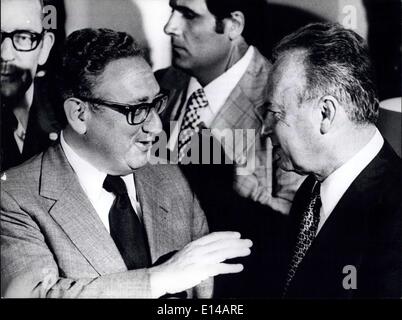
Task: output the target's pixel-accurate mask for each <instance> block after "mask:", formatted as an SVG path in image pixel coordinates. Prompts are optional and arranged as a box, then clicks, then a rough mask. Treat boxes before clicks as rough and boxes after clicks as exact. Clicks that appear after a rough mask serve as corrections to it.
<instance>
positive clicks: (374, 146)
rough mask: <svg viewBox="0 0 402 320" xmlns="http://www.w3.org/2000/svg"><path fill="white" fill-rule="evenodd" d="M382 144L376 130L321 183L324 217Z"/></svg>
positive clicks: (381, 138) (329, 212) (382, 141)
mask: <svg viewBox="0 0 402 320" xmlns="http://www.w3.org/2000/svg"><path fill="white" fill-rule="evenodd" d="M383 144H384V139H383V137H382V136H381V134H380V132H379V131H378V129H377V128H376V129H375V134H374V136H373V137H372V138H371V140H370V141H369V142H368V143H367V144H366V145H365V146H364V147H363V148H362V149H361V150H360V151H359V152H358V153H356V154H355V155H354V156H353V157H352V158H351V159H350V160H348V161H347V162H346V163H344V164H343V165H342V166H341V167H339V168H338V169H336V170H335V171H334V172H333V173H331V174H330V175H329V176H328V177H327V178H326V179H325V180H324V181H323V182H322V183H321V202H322V209H323V214H324V215H325V217H328V216H329V215H330V214H331V212H332V211H333V210H334V208H335V206H336V205H337V203H338V202H339V200H340V199H341V198H342V196H343V194H344V193H345V192H346V190H347V189H348V188H349V186H350V185H351V184H352V182H353V181H354V180H355V179H356V177H357V176H358V175H359V174H360V173H361V172H362V171H363V170H364V168H365V167H366V166H367V165H368V164H369V163H370V162H371V161H372V160H373V159H374V157H375V156H376V155H377V154H378V152H379V151H380V150H381V148H382V146H383Z"/></svg>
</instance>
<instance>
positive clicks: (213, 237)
mask: <svg viewBox="0 0 402 320" xmlns="http://www.w3.org/2000/svg"><path fill="white" fill-rule="evenodd" d="M240 237H241V235H240V233H239V232H236V231H219V232H213V233H210V234H207V235H206V236H203V237H201V238H199V239H197V240H195V241H193V242H192V243H193V244H196V245H205V244H208V243H211V242H214V241H220V240H225V239H240Z"/></svg>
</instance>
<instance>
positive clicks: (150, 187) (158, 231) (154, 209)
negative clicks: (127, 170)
mask: <svg viewBox="0 0 402 320" xmlns="http://www.w3.org/2000/svg"><path fill="white" fill-rule="evenodd" d="M160 179H163V177H159V178H158V177H157V175H156V174H155V173H154V170H153V169H152V167H150V166H147V167H143V168H140V169H138V170H137V171H135V173H134V180H135V186H136V189H137V194H138V198H139V201H140V204H141V209H142V214H143V222H144V226H145V230H146V233H147V237H148V243H149V248H150V251H151V258H152V262H153V263H154V262H155V261H156V260H157V259H158V258H159V257H160V256H161V255H163V254H166V253H167V252H166V250H167V249H166V248H169V247H170V248H171V247H174V246H173V245H174V243H175V239H176V238H177V235H175V234H171V233H170V232H169V231H168V230H169V229H170V228H169V227H168V226H169V224H171V223H175V222H174V221H172V218H171V216H170V208H171V205H170V201H169V198H167V196H166V195H165V194H162V193H161V192H160V191H159V190H158V189H156V188H155V186H157V185H158V183H159V182H160Z"/></svg>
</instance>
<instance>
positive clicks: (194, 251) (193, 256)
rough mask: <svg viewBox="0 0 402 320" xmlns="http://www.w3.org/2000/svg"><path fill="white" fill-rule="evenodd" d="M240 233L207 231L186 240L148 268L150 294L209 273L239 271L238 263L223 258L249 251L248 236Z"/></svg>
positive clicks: (179, 286) (173, 290) (181, 285)
mask: <svg viewBox="0 0 402 320" xmlns="http://www.w3.org/2000/svg"><path fill="white" fill-rule="evenodd" d="M240 237H241V236H240V233H238V232H232V231H224V232H214V233H211V234H208V235H206V236H204V237H202V238H199V239H197V240H195V241H193V242H190V243H189V244H187V245H186V246H185V247H184V248H183V249H181V250H180V251H178V252H177V253H176V254H174V255H173V256H172V257H171V258H170V259H169V260H167V261H166V262H164V263H163V264H161V265H159V266H157V267H153V268H151V269H150V273H151V288H152V292H153V294H154V296H156V297H160V296H162V295H164V294H166V293H170V294H172V293H177V292H180V291H183V290H187V289H189V288H192V287H194V286H196V285H198V284H199V283H200V282H202V281H204V280H206V279H208V278H210V277H214V276H217V275H219V274H227V273H237V272H240V271H242V270H243V265H242V264H228V263H224V261H225V260H227V259H232V258H237V257H244V256H248V255H249V254H250V253H251V251H250V247H251V246H252V245H253V244H252V242H251V240H249V239H240Z"/></svg>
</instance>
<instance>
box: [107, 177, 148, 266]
mask: <svg viewBox="0 0 402 320" xmlns="http://www.w3.org/2000/svg"><path fill="white" fill-rule="evenodd" d="M103 188H105V190H106V191H108V192H113V193H114V195H115V196H116V199H115V200H114V202H113V205H112V207H111V208H110V211H109V226H110V235H111V236H112V238H113V240H114V242H115V244H116V246H117V248H118V249H119V251H120V254H121V256H122V257H123V260H124V262H125V264H126V266H127V269H128V270H133V269H140V268H145V267H149V266H150V265H151V258H150V255H149V247H148V241H147V237H146V234H145V229H144V227H143V225H142V223H141V222H140V220H139V218H138V216H137V214H136V213H135V211H134V209H133V207H132V206H131V202H130V198H129V196H128V193H127V188H126V185H125V184H124V181H123V179H122V178H120V177H117V176H109V175H108V176H107V177H106V179H105V181H104V183H103Z"/></svg>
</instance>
